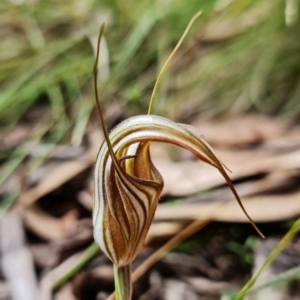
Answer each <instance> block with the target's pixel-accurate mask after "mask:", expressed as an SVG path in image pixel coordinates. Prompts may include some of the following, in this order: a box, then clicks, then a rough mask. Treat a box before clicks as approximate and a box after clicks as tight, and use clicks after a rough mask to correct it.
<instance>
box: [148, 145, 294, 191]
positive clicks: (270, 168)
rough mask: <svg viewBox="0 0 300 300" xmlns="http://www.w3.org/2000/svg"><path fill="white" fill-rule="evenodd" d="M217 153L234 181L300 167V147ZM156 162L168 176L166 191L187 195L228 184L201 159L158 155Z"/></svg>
mask: <svg viewBox="0 0 300 300" xmlns="http://www.w3.org/2000/svg"><path fill="white" fill-rule="evenodd" d="M216 153H217V154H218V156H219V157H220V158H221V160H222V161H224V162H225V163H226V165H227V166H228V167H229V169H231V170H232V173H231V174H230V178H231V179H232V180H235V179H239V178H243V177H248V176H253V175H257V174H262V173H270V172H275V171H281V170H296V169H298V168H299V167H300V150H296V151H293V152H290V153H283V154H276V155H275V154H273V155H268V156H267V155H265V154H261V153H255V152H253V151H221V150H219V149H216ZM153 161H154V165H155V166H156V167H157V169H158V170H159V171H160V173H161V174H162V176H163V178H164V179H165V186H164V191H163V193H164V194H169V195H178V196H183V195H188V194H193V193H196V192H198V191H200V190H203V189H210V188H212V187H216V186H218V185H223V184H224V179H223V178H222V176H221V175H220V174H219V172H218V171H217V170H215V169H213V168H211V167H210V166H207V165H204V164H203V163H201V162H199V161H184V162H172V161H170V160H169V161H167V160H165V159H164V160H160V159H156V158H154V159H153ZM179 183H180V184H179Z"/></svg>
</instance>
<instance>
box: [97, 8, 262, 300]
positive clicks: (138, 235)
mask: <svg viewBox="0 0 300 300" xmlns="http://www.w3.org/2000/svg"><path fill="white" fill-rule="evenodd" d="M199 15H200V13H198V14H197V15H196V16H195V17H194V18H193V19H192V20H191V22H190V24H189V26H188V27H187V29H186V31H185V33H184V34H183V36H182V38H181V39H180V41H179V42H178V44H177V46H176V48H175V49H174V51H173V52H172V54H171V55H170V57H169V59H168V60H167V62H166V64H165V65H164V67H163V69H162V71H161V73H160V75H159V76H158V80H157V82H156V85H155V87H154V90H153V94H152V97H151V101H150V106H149V111H148V115H140V116H135V117H132V118H129V119H126V120H125V121H123V122H121V123H120V124H119V125H117V126H116V127H115V128H114V129H113V130H112V131H111V132H110V134H108V131H107V128H106V125H105V122H104V118H103V113H102V110H101V107H100V103H99V99H98V91H97V66H98V57H99V45H100V40H101V37H102V34H103V31H104V28H105V26H102V28H101V31H100V35H99V40H98V50H97V56H96V61H95V66H94V85H95V95H96V102H97V106H98V110H99V114H100V119H101V123H102V126H103V131H104V136H105V141H104V142H103V144H102V146H101V148H100V150H99V153H98V157H97V161H96V166H95V193H94V212H93V225H94V238H95V241H96V242H97V244H98V245H99V246H100V248H101V250H102V251H103V252H104V253H105V254H106V255H107V256H108V257H109V258H110V260H111V261H112V262H113V264H114V272H115V285H116V297H117V299H121V300H128V299H131V263H132V261H133V260H134V258H135V257H136V255H137V254H138V253H139V251H140V250H141V248H142V247H143V245H144V241H145V238H146V235H147V232H148V230H149V227H150V225H151V223H152V220H153V217H154V214H155V210H156V207H157V204H158V201H159V199H160V195H161V192H162V190H163V178H162V176H161V175H160V173H159V171H158V170H157V169H156V168H155V166H154V165H153V163H152V161H151V156H150V151H149V147H150V142H153V141H155V142H164V143H170V144H173V145H177V146H179V147H182V148H185V149H187V150H189V151H191V152H192V153H193V154H194V155H195V156H196V157H197V158H199V159H200V160H202V161H203V162H205V163H207V164H210V165H211V166H212V167H215V168H217V169H218V170H219V172H220V173H221V174H222V176H223V177H224V179H225V180H226V182H227V184H228V186H229V187H230V189H231V190H232V192H233V194H234V196H235V198H236V199H237V201H238V203H239V205H240V206H241V208H242V210H243V211H244V213H245V214H246V216H247V217H248V219H249V220H250V222H251V223H252V225H253V226H254V228H255V229H256V230H257V231H258V232H259V234H260V235H262V234H261V233H260V231H259V230H258V228H257V227H256V225H255V224H254V222H253V221H252V220H251V218H250V217H249V215H248V214H247V212H246V210H245V209H244V207H243V205H242V203H241V200H240V198H239V196H238V194H237V192H236V191H235V189H234V186H233V184H232V182H231V180H230V178H229V177H228V175H227V173H226V170H225V168H226V167H225V166H224V165H223V163H222V162H221V161H220V160H219V159H218V158H217V156H216V154H215V153H214V151H213V149H212V148H211V147H210V145H209V144H208V143H207V142H206V141H205V140H204V139H203V137H201V136H200V135H199V134H198V133H197V131H196V129H195V128H193V127H192V126H190V125H184V124H178V123H175V122H173V121H171V120H168V119H166V118H163V117H160V116H155V115H151V110H152V106H153V99H154V95H155V92H156V90H157V85H158V83H159V80H160V78H161V76H162V74H163V72H164V70H165V69H166V66H167V64H168V62H169V61H170V59H171V58H172V56H173V55H174V53H175V52H176V51H177V49H178V47H179V46H180V44H181V43H182V41H183V39H184V37H185V35H186V34H187V32H188V30H189V28H190V27H191V26H192V24H193V23H194V21H195V20H196V18H198V16H199Z"/></svg>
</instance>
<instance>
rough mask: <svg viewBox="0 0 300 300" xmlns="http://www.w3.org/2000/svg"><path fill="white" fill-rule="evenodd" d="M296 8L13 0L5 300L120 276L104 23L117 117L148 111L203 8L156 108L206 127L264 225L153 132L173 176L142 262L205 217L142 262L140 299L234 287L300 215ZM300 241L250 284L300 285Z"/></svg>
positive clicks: (0, 51)
mask: <svg viewBox="0 0 300 300" xmlns="http://www.w3.org/2000/svg"><path fill="white" fill-rule="evenodd" d="M299 9H300V3H299V1H298V0H190V1H183V0H156V1H147V0H141V1H133V0H127V1H122V0H102V1H96V0H85V1H79V0H65V1H58V0H10V1H8V0H2V1H1V2H0V128H1V137H0V193H1V202H0V215H1V225H0V228H1V235H0V255H1V268H0V269H1V272H0V299H1V300H2V299H3V300H4V299H13V300H23V299H28V300H32V299H41V300H44V299H45V300H46V299H56V300H59V299H65V300H75V299H86V300H94V299H106V297H107V296H108V295H109V294H110V293H111V292H112V291H113V279H112V271H111V265H110V262H109V261H108V260H107V259H106V258H105V257H104V256H103V255H102V254H101V253H100V252H99V251H98V249H97V247H96V246H95V245H93V244H92V241H93V237H92V225H91V213H92V193H93V165H94V162H95V157H96V154H97V151H98V148H99V146H100V145H101V143H102V141H103V134H102V130H101V126H100V123H99V118H98V115H97V111H96V110H95V99H94V91H93V86H92V75H93V74H92V73H93V72H92V70H93V64H94V57H95V47H96V42H97V36H98V32H99V28H100V26H101V24H102V23H103V22H106V23H107V29H106V32H105V40H103V43H102V46H101V56H100V61H99V80H98V87H99V93H100V95H101V105H102V108H103V110H104V114H105V118H106V121H107V125H108V127H109V128H113V126H115V125H116V124H118V123H119V122H120V121H122V120H124V119H125V118H127V117H129V116H134V115H140V114H146V113H147V109H148V105H149V99H150V96H151V92H152V89H153V86H154V83H155V80H156V78H157V75H158V73H159V71H160V69H161V68H162V66H163V64H164V62H165V61H166V59H167V58H168V56H169V54H170V53H171V51H172V49H173V48H174V47H175V45H176V43H177V42H178V40H179V39H180V37H181V35H182V33H183V32H184V30H185V28H186V26H187V24H188V23H189V21H190V20H191V18H192V17H193V16H194V15H195V14H196V13H197V12H198V11H199V10H202V11H203V14H202V16H201V17H200V18H199V19H198V20H197V22H196V23H195V24H194V26H193V27H192V29H191V30H190V32H189V34H188V36H187V38H186V40H185V41H184V43H183V45H182V46H181V48H180V49H179V51H178V53H177V54H176V55H175V57H174V58H173V60H172V62H171V64H170V65H169V67H168V69H167V71H166V73H165V75H164V77H163V79H162V82H161V84H160V86H159V90H158V94H157V96H156V102H155V104H154V110H153V113H154V114H158V115H161V116H164V117H167V118H170V119H172V120H174V121H176V122H179V123H187V124H191V125H193V126H195V127H196V129H197V130H199V131H200V132H201V133H202V134H203V135H204V136H205V138H206V139H207V141H208V142H209V143H210V144H211V145H212V146H213V147H214V148H216V152H217V153H218V154H219V156H220V157H221V159H222V160H223V161H224V162H225V164H226V165H227V166H228V167H229V169H231V171H232V174H231V175H230V176H231V178H232V179H233V181H234V184H235V187H236V189H237V190H238V192H239V194H240V195H241V197H242V198H243V201H244V204H245V207H246V209H247V210H248V211H249V214H250V215H251V216H252V217H253V219H254V220H256V221H257V222H258V223H259V225H260V226H259V227H260V228H261V229H262V231H263V232H264V233H265V234H266V236H267V239H266V240H264V241H262V240H260V239H259V238H258V236H257V234H256V233H255V231H254V230H253V229H252V227H251V226H250V225H249V224H248V223H247V219H246V218H245V216H244V215H243V214H242V212H241V211H240V208H239V207H238V205H237V203H236V202H235V201H234V199H233V198H232V196H231V194H230V192H229V190H228V188H227V187H226V186H225V184H224V182H223V180H222V178H221V177H220V175H219V174H218V173H217V172H216V171H215V170H211V169H210V168H208V167H206V166H204V165H203V163H200V162H198V161H195V158H194V157H192V156H191V155H190V154H189V153H187V152H184V151H182V150H178V149H176V148H172V147H167V146H164V145H163V146H161V145H156V144H153V147H152V155H153V160H154V162H155V165H156V166H157V168H158V169H159V170H160V172H161V173H162V175H163V176H164V178H165V190H164V193H163V197H162V200H161V204H160V205H159V208H158V211H157V215H156V218H155V221H154V224H153V227H152V229H151V230H150V233H149V238H148V240H147V244H146V247H145V249H144V250H143V251H142V253H141V255H140V256H139V257H138V258H137V260H136V265H135V266H134V267H135V268H136V267H137V266H138V265H141V264H142V263H143V262H144V261H145V260H146V259H147V258H149V257H151V255H152V254H153V253H154V254H155V253H157V252H156V251H157V250H158V249H159V247H161V246H163V245H165V244H166V243H167V242H168V241H169V240H170V239H171V238H172V237H174V236H176V234H178V232H182V230H183V229H184V228H187V226H189V224H191V222H196V221H198V223H197V226H198V227H197V230H194V229H191V230H190V231H187V233H186V236H184V237H183V238H182V239H181V240H180V243H179V245H177V244H178V242H174V243H173V244H172V243H171V244H172V247H170V249H167V252H166V253H164V256H163V258H162V255H161V256H160V254H156V255H157V256H156V259H154V262H155V263H154V262H153V264H152V265H151V266H150V265H149V266H146V267H144V269H142V277H141V278H140V279H139V280H138V281H137V282H136V283H135V285H134V299H141V300H142V299H178V300H180V299H220V298H222V299H234V295H235V294H236V292H237V291H238V290H240V289H241V287H242V286H243V285H244V284H245V282H246V281H247V279H249V278H250V277H251V274H253V273H254V272H255V270H257V268H258V267H259V266H260V265H261V264H262V262H263V261H264V260H265V259H266V258H267V257H268V255H269V253H270V252H271V250H272V249H274V248H275V247H276V245H277V243H278V241H279V240H280V239H281V238H282V237H283V235H284V234H285V233H286V232H288V231H289V229H290V228H291V225H292V224H293V222H294V221H295V220H296V217H297V216H299V214H300V191H299V182H300V152H299V151H300V129H299V120H300V38H299V35H300V21H299ZM200 229H201V230H200ZM297 230H299V229H297ZM297 230H294V233H295V234H296V232H297ZM299 245H300V244H299V241H298V240H297V238H296V239H295V240H293V242H292V243H290V244H289V245H288V246H287V248H286V249H285V250H284V251H283V252H282V253H281V254H280V255H279V257H278V258H277V260H276V261H275V263H274V264H272V265H271V266H269V267H268V268H267V270H266V271H265V273H264V274H265V275H264V276H261V277H260V278H262V279H260V280H262V281H259V282H258V284H257V286H259V285H261V286H263V288H261V289H260V290H259V291H258V288H256V291H255V292H253V294H252V295H250V296H247V297H248V298H247V299H275V300H276V299H278V300H280V299H299V297H300V296H299V295H300V291H299V281H298V278H299V273H300V272H299V269H298V268H297V265H299V262H300V254H299V252H300V250H299V249H300V246H299ZM175 246H176V247H175ZM170 251H171V252H170ZM291 269H292V270H291ZM291 274H292V275H291ZM295 274H296V275H295ZM297 274H298V275H297ZM280 276H281V277H280ZM274 282H275V283H274ZM267 284H269V285H272V287H271V288H269V287H266V285H267ZM274 285H276V286H277V287H276V288H274Z"/></svg>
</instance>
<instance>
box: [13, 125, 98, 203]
mask: <svg viewBox="0 0 300 300" xmlns="http://www.w3.org/2000/svg"><path fill="white" fill-rule="evenodd" d="M88 137H89V141H90V149H89V151H88V152H87V154H86V155H85V156H84V157H83V158H82V159H80V160H74V161H71V162H65V163H62V164H60V165H58V166H57V167H56V168H55V169H54V170H53V171H52V172H51V173H49V174H48V176H47V177H46V178H45V179H44V180H43V181H42V182H41V183H40V184H38V185H37V186H36V187H34V188H31V189H29V190H27V191H26V192H25V193H24V194H23V195H21V196H20V198H19V201H18V204H19V206H20V207H19V208H23V207H27V206H29V205H31V204H33V203H34V202H35V201H37V200H38V199H39V198H41V197H42V196H44V195H46V194H48V193H49V192H51V191H53V190H55V189H56V188H58V187H60V186H61V185H62V184H63V183H65V182H67V181H68V180H70V179H72V178H73V177H74V176H76V175H78V174H80V173H81V172H83V171H84V170H86V169H87V168H89V167H91V166H92V165H93V164H94V163H95V160H96V156H97V153H98V151H99V148H100V145H101V143H102V141H103V135H102V133H101V131H100V130H98V129H94V130H92V131H91V132H90V133H89V136H88Z"/></svg>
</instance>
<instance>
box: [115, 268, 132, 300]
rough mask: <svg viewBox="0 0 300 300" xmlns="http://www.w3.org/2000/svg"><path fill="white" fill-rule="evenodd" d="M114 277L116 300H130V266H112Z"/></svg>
mask: <svg viewBox="0 0 300 300" xmlns="http://www.w3.org/2000/svg"><path fill="white" fill-rule="evenodd" d="M114 277H115V294H116V300H131V295H132V281H131V264H130V265H127V266H124V267H118V266H116V265H114Z"/></svg>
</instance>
